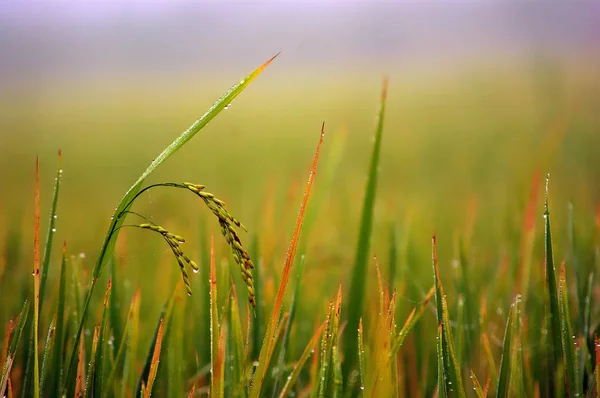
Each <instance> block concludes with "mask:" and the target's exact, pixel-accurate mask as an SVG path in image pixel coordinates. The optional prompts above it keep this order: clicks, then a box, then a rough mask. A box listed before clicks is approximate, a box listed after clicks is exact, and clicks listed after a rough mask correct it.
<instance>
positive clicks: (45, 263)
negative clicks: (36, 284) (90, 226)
mask: <svg viewBox="0 0 600 398" xmlns="http://www.w3.org/2000/svg"><path fill="white" fill-rule="evenodd" d="M61 178H62V153H61V151H60V150H59V151H58V167H57V169H56V178H55V179H54V193H53V195H52V208H51V210H50V222H49V223H48V233H47V235H46V247H45V248H44V257H43V260H42V266H41V279H40V310H41V309H42V308H43V306H42V303H43V302H44V293H45V292H46V281H47V280H48V268H49V266H50V255H51V254H52V242H53V241H54V233H55V232H56V219H57V216H56V209H57V207H58V192H59V191H60V180H61Z"/></svg>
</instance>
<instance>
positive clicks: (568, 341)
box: [558, 262, 583, 397]
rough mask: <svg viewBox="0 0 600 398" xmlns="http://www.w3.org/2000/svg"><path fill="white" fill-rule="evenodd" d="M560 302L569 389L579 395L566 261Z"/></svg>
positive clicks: (577, 361) (571, 394)
mask: <svg viewBox="0 0 600 398" xmlns="http://www.w3.org/2000/svg"><path fill="white" fill-rule="evenodd" d="M558 286H559V287H558V303H559V306H560V310H561V311H560V325H561V336H562V349H563V358H564V366H565V371H566V376H567V391H568V392H569V396H572V397H579V396H581V395H582V390H583V388H582V386H581V384H580V381H579V358H578V355H577V350H576V349H575V339H574V337H575V335H574V334H573V327H572V326H571V316H570V311H569V296H568V294H569V292H568V289H567V277H566V274H565V263H564V262H563V263H562V265H561V267H560V279H559V285H558Z"/></svg>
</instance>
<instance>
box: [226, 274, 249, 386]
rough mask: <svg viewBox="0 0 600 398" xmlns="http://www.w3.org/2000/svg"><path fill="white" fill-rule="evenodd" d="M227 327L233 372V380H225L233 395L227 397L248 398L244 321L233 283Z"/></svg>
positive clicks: (229, 354)
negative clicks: (243, 332)
mask: <svg viewBox="0 0 600 398" xmlns="http://www.w3.org/2000/svg"><path fill="white" fill-rule="evenodd" d="M227 318H228V322H227V324H228V327H227V331H228V334H227V346H226V349H227V354H226V356H225V358H226V359H227V361H229V369H230V370H231V379H230V380H227V379H225V386H227V385H229V386H230V390H231V394H230V395H227V396H233V397H245V396H246V391H247V390H246V385H245V380H246V373H245V371H244V369H245V360H246V356H245V351H246V349H245V347H244V336H243V334H242V321H241V319H240V313H239V306H238V298H237V292H236V289H235V285H234V284H233V283H232V289H231V297H230V299H229V314H228V317H227Z"/></svg>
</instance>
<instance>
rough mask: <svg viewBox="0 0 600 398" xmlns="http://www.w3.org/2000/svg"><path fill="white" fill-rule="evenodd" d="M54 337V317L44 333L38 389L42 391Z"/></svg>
mask: <svg viewBox="0 0 600 398" xmlns="http://www.w3.org/2000/svg"><path fill="white" fill-rule="evenodd" d="M55 339H56V317H54V319H53V320H52V321H51V322H50V326H49V327H48V334H47V335H46V344H45V345H44V353H43V354H42V369H41V371H40V391H41V393H42V394H43V393H44V385H45V382H46V376H47V374H48V367H49V366H48V365H49V364H48V359H49V358H50V352H51V351H52V347H53V345H54V340H55Z"/></svg>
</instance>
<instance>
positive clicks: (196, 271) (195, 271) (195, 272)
mask: <svg viewBox="0 0 600 398" xmlns="http://www.w3.org/2000/svg"><path fill="white" fill-rule="evenodd" d="M192 271H194V274H197V273H198V272H199V271H200V270H199V269H197V268H196V269H193V270H192Z"/></svg>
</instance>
